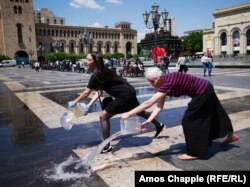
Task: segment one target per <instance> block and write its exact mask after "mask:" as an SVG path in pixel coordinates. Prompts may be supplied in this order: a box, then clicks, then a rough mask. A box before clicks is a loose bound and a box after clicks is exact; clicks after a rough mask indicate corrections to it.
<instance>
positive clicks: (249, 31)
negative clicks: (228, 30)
mask: <svg viewBox="0 0 250 187" xmlns="http://www.w3.org/2000/svg"><path fill="white" fill-rule="evenodd" d="M246 36H247V46H249V47H250V29H249V30H248V31H247V33H246Z"/></svg>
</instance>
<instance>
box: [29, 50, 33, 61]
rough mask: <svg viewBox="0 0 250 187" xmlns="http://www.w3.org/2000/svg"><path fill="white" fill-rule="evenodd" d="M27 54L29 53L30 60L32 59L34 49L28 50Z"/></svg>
mask: <svg viewBox="0 0 250 187" xmlns="http://www.w3.org/2000/svg"><path fill="white" fill-rule="evenodd" d="M29 55H30V61H32V60H33V59H32V56H33V55H34V51H33V50H32V49H31V50H30V51H29Z"/></svg>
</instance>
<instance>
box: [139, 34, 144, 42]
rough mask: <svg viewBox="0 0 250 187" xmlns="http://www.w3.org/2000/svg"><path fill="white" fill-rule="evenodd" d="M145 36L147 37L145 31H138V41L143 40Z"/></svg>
mask: <svg viewBox="0 0 250 187" xmlns="http://www.w3.org/2000/svg"><path fill="white" fill-rule="evenodd" d="M144 38H145V33H143V32H137V42H141V40H142V39H144Z"/></svg>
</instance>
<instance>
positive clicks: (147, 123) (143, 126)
mask: <svg viewBox="0 0 250 187" xmlns="http://www.w3.org/2000/svg"><path fill="white" fill-rule="evenodd" d="M149 123H150V122H148V121H144V122H143V123H142V124H141V132H144V131H145V130H147V128H148V125H149Z"/></svg>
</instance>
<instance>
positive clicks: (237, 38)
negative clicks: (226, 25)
mask: <svg viewBox="0 0 250 187" xmlns="http://www.w3.org/2000/svg"><path fill="white" fill-rule="evenodd" d="M233 44H234V47H239V46H240V32H239V31H234V32H233Z"/></svg>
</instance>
